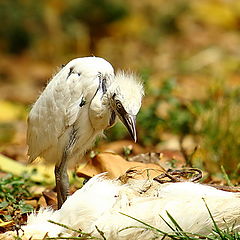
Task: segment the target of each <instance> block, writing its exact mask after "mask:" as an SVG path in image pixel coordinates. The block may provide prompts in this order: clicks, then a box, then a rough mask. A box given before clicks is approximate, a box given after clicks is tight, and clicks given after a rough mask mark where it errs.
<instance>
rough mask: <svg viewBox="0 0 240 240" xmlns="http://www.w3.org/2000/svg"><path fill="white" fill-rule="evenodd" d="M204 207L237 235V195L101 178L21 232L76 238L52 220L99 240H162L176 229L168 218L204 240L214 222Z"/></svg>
mask: <svg viewBox="0 0 240 240" xmlns="http://www.w3.org/2000/svg"><path fill="white" fill-rule="evenodd" d="M205 203H206V204H205ZM206 205H207V206H208V208H209V209H210V212H211V214H212V216H213V218H214V220H215V222H216V224H217V225H218V227H219V228H220V229H226V228H230V229H231V228H233V229H235V230H240V210H239V209H240V193H233V192H226V191H222V190H217V189H215V188H213V187H210V186H206V185H202V184H198V183H193V182H178V183H164V184H159V183H157V182H156V181H153V180H134V179H132V180H130V181H128V182H127V183H122V182H121V181H120V180H108V179H106V178H105V177H104V175H103V174H100V175H97V176H96V177H94V178H92V179H91V180H89V181H88V182H87V183H86V184H85V185H84V186H83V188H81V189H80V190H78V191H76V192H75V193H74V194H73V195H72V196H70V197H69V198H68V199H67V200H66V202H65V203H64V204H63V206H62V208H61V209H60V210H57V211H53V210H51V209H42V210H40V212H39V213H38V214H31V215H30V216H29V218H28V223H27V225H26V226H23V227H22V230H23V231H24V236H25V237H26V238H27V239H28V238H30V237H33V238H32V239H42V238H43V237H44V236H45V234H46V233H47V234H48V236H49V237H57V236H62V237H72V236H77V235H78V234H77V233H74V232H73V231H71V230H68V229H66V228H64V227H61V226H58V225H56V224H53V223H50V222H49V221H48V220H52V221H54V222H57V223H61V224H65V225H67V226H69V227H71V228H74V229H76V230H78V229H81V230H82V231H83V232H85V233H89V234H91V236H94V237H99V238H100V237H101V236H100V233H99V230H100V231H101V232H103V234H104V236H105V238H106V239H108V240H119V239H120V240H129V239H134V240H140V239H141V240H142V239H144V240H148V239H153V238H154V237H156V238H154V239H162V236H163V233H164V232H165V233H169V234H171V233H173V230H172V229H171V227H172V228H173V229H176V226H175V225H174V223H173V222H172V220H171V219H170V218H169V216H168V214H167V213H169V214H170V215H171V216H172V217H173V218H174V219H175V221H176V222H177V223H178V225H179V226H180V227H181V228H182V229H183V230H184V231H185V232H188V233H194V234H201V235H208V234H210V233H211V232H212V229H213V221H212V219H211V217H210V214H209V212H208V209H207V207H206ZM121 213H123V214H125V215H123V214H121ZM127 215H128V216H127ZM131 217H133V218H135V219H137V220H140V221H142V222H144V223H146V224H149V225H151V226H153V227H155V228H157V229H159V230H160V231H162V234H161V233H160V232H156V231H154V230H151V229H149V228H147V227H146V226H145V225H144V224H143V223H141V222H139V221H137V220H135V219H133V218H131ZM163 219H164V220H165V221H166V222H167V223H168V224H169V225H168V224H167V223H166V222H165V221H164V220H163ZM170 226H171V227H170Z"/></svg>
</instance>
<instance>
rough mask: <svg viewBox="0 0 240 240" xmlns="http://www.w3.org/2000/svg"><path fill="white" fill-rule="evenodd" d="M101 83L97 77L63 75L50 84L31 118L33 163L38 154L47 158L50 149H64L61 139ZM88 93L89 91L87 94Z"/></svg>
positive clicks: (29, 134) (30, 143)
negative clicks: (69, 76)
mask: <svg viewBox="0 0 240 240" xmlns="http://www.w3.org/2000/svg"><path fill="white" fill-rule="evenodd" d="M66 80H67V81H66ZM86 82H87V83H86ZM98 84H99V82H98V78H97V77H96V76H92V78H90V79H85V78H84V76H81V77H80V78H79V79H77V81H76V79H74V78H68V79H66V78H63V79H61V78H59V79H58V80H57V81H56V79H53V80H52V81H51V82H50V83H49V84H48V86H47V87H46V89H45V90H44V92H43V93H42V94H41V96H40V97H39V99H38V100H37V102H36V103H35V104H34V106H33V108H32V110H31V112H30V114H29V118H28V131H27V144H28V146H29V149H28V155H29V156H30V157H29V161H30V162H31V161H34V160H35V159H36V158H37V157H38V156H44V158H46V156H45V154H44V152H46V151H49V150H55V151H58V152H59V153H60V152H62V151H63V149H59V145H58V143H59V138H60V137H61V136H62V135H63V134H64V133H66V131H68V130H69V127H71V126H72V125H73V124H74V122H75V121H76V119H77V117H78V115H79V113H80V111H81V109H83V106H84V104H88V103H89V102H90V100H91V98H92V97H93V96H94V94H95V93H96V91H97V88H98ZM86 85H89V86H88V87H86ZM86 92H87V93H88V94H85V93H86ZM85 96H86V97H85ZM85 101H86V102H85ZM85 109H86V108H85ZM67 140H68V139H66V141H67ZM60 148H61V147H60ZM52 155H55V154H52ZM53 157H54V156H53ZM49 158H50V157H49ZM46 160H47V161H51V159H46ZM52 161H54V159H53V160H52ZM55 161H57V160H55Z"/></svg>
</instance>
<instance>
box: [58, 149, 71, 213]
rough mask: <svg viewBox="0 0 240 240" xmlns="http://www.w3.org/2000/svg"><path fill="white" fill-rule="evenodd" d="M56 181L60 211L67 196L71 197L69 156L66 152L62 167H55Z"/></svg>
mask: <svg viewBox="0 0 240 240" xmlns="http://www.w3.org/2000/svg"><path fill="white" fill-rule="evenodd" d="M55 179H56V190H57V201H58V209H60V208H61V207H62V205H63V203H64V202H65V201H66V199H67V196H68V195H69V179H68V174H67V154H66V152H65V151H64V154H63V157H62V161H61V163H60V165H59V166H58V165H56V166H55Z"/></svg>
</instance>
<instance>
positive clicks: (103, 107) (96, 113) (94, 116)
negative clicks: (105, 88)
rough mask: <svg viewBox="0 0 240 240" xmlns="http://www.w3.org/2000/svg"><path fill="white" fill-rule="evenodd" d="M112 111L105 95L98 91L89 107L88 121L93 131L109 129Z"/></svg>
mask: <svg viewBox="0 0 240 240" xmlns="http://www.w3.org/2000/svg"><path fill="white" fill-rule="evenodd" d="M111 115H112V110H111V107H110V104H109V101H108V97H107V95H106V94H104V95H103V94H102V92H101V91H98V92H97V93H96V95H95V96H94V98H93V99H92V101H91V103H90V106H89V119H90V121H91V124H92V127H93V128H94V129H95V130H104V129H106V128H108V127H109V125H110V119H111Z"/></svg>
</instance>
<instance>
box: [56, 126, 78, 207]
mask: <svg viewBox="0 0 240 240" xmlns="http://www.w3.org/2000/svg"><path fill="white" fill-rule="evenodd" d="M76 133H77V130H76V129H75V128H74V126H73V127H72V131H71V134H70V139H69V142H68V144H67V146H66V147H65V149H64V151H63V155H62V159H61V162H60V164H59V165H56V166H55V179H56V190H57V200H58V209H60V208H61V207H62V205H63V203H64V202H65V201H66V199H67V197H68V195H69V178H68V174H67V161H68V157H69V153H70V152H71V148H72V147H73V146H74V144H75V142H76Z"/></svg>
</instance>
